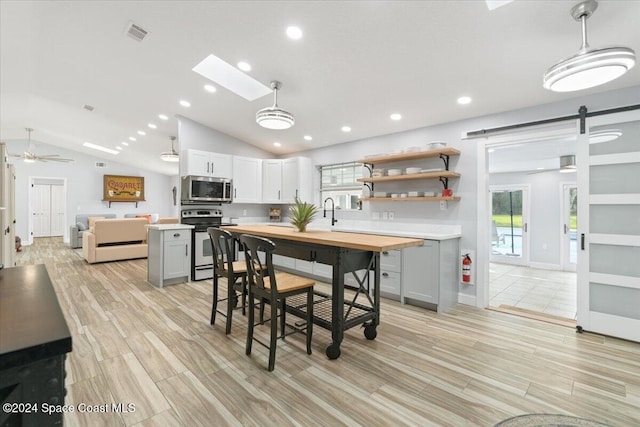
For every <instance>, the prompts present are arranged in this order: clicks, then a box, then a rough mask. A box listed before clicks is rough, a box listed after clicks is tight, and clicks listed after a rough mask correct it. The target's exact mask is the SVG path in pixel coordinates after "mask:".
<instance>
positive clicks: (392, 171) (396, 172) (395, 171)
mask: <svg viewBox="0 0 640 427" xmlns="http://www.w3.org/2000/svg"><path fill="white" fill-rule="evenodd" d="M387 175H389V176H397V175H402V169H389V170H388V171H387Z"/></svg>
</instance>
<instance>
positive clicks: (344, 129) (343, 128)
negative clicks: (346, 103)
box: [340, 126, 351, 132]
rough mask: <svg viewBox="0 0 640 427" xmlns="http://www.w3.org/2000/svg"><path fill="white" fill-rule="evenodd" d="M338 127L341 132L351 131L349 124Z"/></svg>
mask: <svg viewBox="0 0 640 427" xmlns="http://www.w3.org/2000/svg"><path fill="white" fill-rule="evenodd" d="M340 129H341V130H342V132H351V128H350V127H349V126H342V127H341V128H340Z"/></svg>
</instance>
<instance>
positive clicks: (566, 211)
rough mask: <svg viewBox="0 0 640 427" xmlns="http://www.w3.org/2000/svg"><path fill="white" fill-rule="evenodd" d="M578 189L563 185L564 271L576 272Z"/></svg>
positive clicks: (562, 258) (562, 257)
mask: <svg viewBox="0 0 640 427" xmlns="http://www.w3.org/2000/svg"><path fill="white" fill-rule="evenodd" d="M577 228H578V188H577V187H576V185H575V184H563V211H562V237H561V239H562V256H561V263H562V269H563V270H564V271H576V263H577V262H578V239H577V236H578V230H577Z"/></svg>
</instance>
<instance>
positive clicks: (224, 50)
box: [0, 0, 640, 174]
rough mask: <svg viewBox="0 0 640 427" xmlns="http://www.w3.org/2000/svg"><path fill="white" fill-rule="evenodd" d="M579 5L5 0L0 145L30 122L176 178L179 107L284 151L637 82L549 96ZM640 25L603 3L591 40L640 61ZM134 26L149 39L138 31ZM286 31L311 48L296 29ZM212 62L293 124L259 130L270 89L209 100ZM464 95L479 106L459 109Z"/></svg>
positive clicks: (48, 137) (624, 8)
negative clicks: (233, 70) (199, 68)
mask: <svg viewBox="0 0 640 427" xmlns="http://www.w3.org/2000/svg"><path fill="white" fill-rule="evenodd" d="M575 3H576V2H574V1H527V0H515V1H513V2H511V3H509V4H506V5H504V6H502V7H499V8H497V9H495V10H492V11H490V10H489V9H488V8H487V6H486V4H485V2H484V1H358V2H356V1H304V2H302V1H299V2H296V1H210V2H207V1H156V2H153V1H84V2H79V1H65V2H62V1H55V2H54V1H51V2H43V1H34V2H31V1H6V0H3V1H2V2H0V16H1V22H0V23H1V30H0V47H1V52H0V102H1V104H0V107H1V112H0V137H1V138H2V140H5V141H11V140H24V139H26V136H27V135H26V131H25V130H24V128H25V127H32V128H34V129H35V131H34V132H33V134H32V139H33V140H34V141H36V142H38V141H39V142H45V143H47V144H51V145H55V146H60V147H64V148H67V149H71V150H76V151H81V152H84V153H88V154H92V155H96V156H99V157H103V158H105V159H107V160H113V161H118V162H121V163H125V164H131V165H136V166H138V167H142V166H141V164H142V165H144V167H145V168H148V169H150V170H155V171H158V172H161V173H167V174H173V173H176V172H177V167H176V165H171V164H167V163H164V162H162V161H161V160H160V158H159V154H160V152H162V151H167V150H168V149H169V148H170V139H169V138H170V136H171V135H176V134H177V126H178V125H177V120H176V119H175V115H176V114H180V115H183V116H185V117H188V118H190V119H192V120H195V121H197V122H200V123H202V124H204V125H206V126H209V127H211V128H214V129H217V130H219V131H221V132H224V133H226V134H229V135H231V136H233V137H236V138H238V139H241V140H243V141H246V142H248V143H250V144H254V145H256V146H258V147H260V148H262V149H264V150H267V151H271V152H273V153H274V154H276V155H279V154H285V153H290V152H295V151H300V150H307V149H309V148H314V147H321V146H326V145H331V144H337V143H342V142H346V141H350V140H356V139H361V138H366V137H370V136H374V135H382V134H389V133H394V132H399V131H402V130H408V129H414V128H419V127H423V126H428V125H432V124H437V123H444V122H449V121H455V120H460V119H464V118H469V117H474V116H481V115H485V114H490V113H496V112H501V111H507V110H513V109H517V108H523V107H527V106H532V105H538V104H544V103H549V102H554V101H558V100H563V99H569V98H573V97H577V96H581V95H584V94H589V93H597V92H602V91H607V90H612V89H619V88H625V87H631V86H635V85H638V84H640V66H636V67H635V68H634V69H632V70H631V72H629V73H627V75H625V76H623V77H622V78H620V79H618V80H616V81H614V82H611V83H609V84H607V85H604V86H601V87H597V88H593V89H590V90H587V91H582V92H579V93H565V94H559V93H553V92H549V91H547V90H545V89H543V88H542V74H543V73H544V71H545V70H546V69H547V68H548V67H549V66H551V65H552V64H554V63H556V62H558V61H559V60H561V59H564V58H566V57H568V56H571V55H573V54H574V53H575V52H576V51H577V50H578V48H579V47H580V25H579V24H578V23H577V22H576V21H574V20H573V18H571V16H570V15H569V9H570V8H571V6H572V5H573V4H575ZM638 16H640V1H600V2H599V8H598V10H597V12H596V13H595V14H594V15H593V16H592V17H591V18H590V19H589V40H590V43H591V45H592V46H610V45H623V46H627V47H630V48H632V49H634V50H635V51H636V52H640V32H639V31H638ZM129 22H133V23H135V24H137V25H139V26H141V27H143V28H144V29H146V30H148V31H149V35H148V36H147V37H146V38H145V39H144V40H143V41H142V42H138V41H136V40H134V39H132V38H130V37H128V36H127V35H125V28H126V27H127V24H128V23H129ZM290 25H296V26H298V27H300V28H301V29H302V31H303V37H302V38H301V39H299V40H291V39H289V38H288V37H287V36H286V34H285V29H286V28H287V27H288V26H290ZM209 54H214V55H216V56H218V57H219V58H221V59H223V60H224V61H226V62H228V63H230V64H232V65H235V64H236V63H237V62H238V61H246V62H248V63H249V64H251V66H252V70H251V71H248V72H247V74H249V75H250V76H251V77H253V78H254V79H256V80H258V81H259V82H261V83H263V84H265V85H268V84H269V82H270V81H271V80H274V79H277V80H279V81H281V82H282V89H281V91H280V92H279V99H278V104H279V105H280V107H282V108H284V109H286V110H288V111H290V112H291V113H293V114H294V115H295V117H296V124H295V126H294V127H293V128H291V129H289V130H283V131H273V130H267V129H263V128H261V127H260V126H258V125H257V124H256V122H255V113H256V111H258V110H259V109H261V108H264V107H267V106H270V105H271V104H272V102H273V100H272V97H271V95H266V96H264V97H261V98H258V99H256V100H254V101H247V100H246V99H244V98H242V97H240V96H238V95H236V94H234V93H233V92H230V91H229V90H227V89H225V88H223V87H221V86H218V85H215V84H214V86H216V88H217V91H216V92H215V93H209V92H206V91H205V90H204V89H203V86H204V85H205V84H206V83H210V82H208V81H206V79H204V78H203V77H202V76H200V75H198V74H196V73H195V72H193V71H192V68H193V67H194V66H195V65H196V64H198V63H199V62H200V61H201V60H202V59H204V58H205V57H206V56H207V55H209ZM462 95H467V96H470V97H471V98H472V99H473V101H472V102H471V103H470V104H468V105H464V106H462V105H459V104H457V102H456V99H457V98H458V97H460V96H462ZM180 100H188V101H189V102H190V103H191V107H189V108H185V107H182V106H180V105H179V103H178V102H179V101H180ZM84 105H90V106H92V107H93V108H94V109H93V111H92V112H90V111H87V110H86V109H84V108H83V106H84ZM392 113H399V114H401V115H402V119H401V120H398V121H394V120H391V119H390V118H389V116H390V114H392ZM158 114H166V115H167V116H168V117H169V119H168V120H167V121H163V120H160V119H159V118H158ZM149 123H152V124H155V125H156V126H157V128H156V129H151V128H149V127H148V124H149ZM344 125H348V126H350V127H351V128H352V131H351V132H349V133H345V132H343V131H341V127H342V126H344ZM139 130H140V131H144V132H145V133H146V135H144V136H142V135H139V134H138V133H137V132H138V131H139ZM305 135H306V136H311V137H312V140H311V141H308V140H305V139H304V136H305ZM129 137H133V138H136V141H130V140H129ZM123 141H124V142H127V143H128V144H129V145H128V146H123V145H121V142H123ZM84 142H91V143H94V144H98V145H102V146H105V147H109V148H112V149H113V148H115V147H116V146H118V145H120V146H121V148H122V150H121V153H120V154H118V155H113V154H107V153H101V152H98V151H94V150H92V149H90V148H86V147H83V145H82V144H83V143H84ZM274 142H279V143H280V144H281V146H280V147H275V146H274V145H273V144H274ZM214 149H215V147H212V150H214Z"/></svg>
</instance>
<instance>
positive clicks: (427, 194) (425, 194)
mask: <svg viewBox="0 0 640 427" xmlns="http://www.w3.org/2000/svg"><path fill="white" fill-rule="evenodd" d="M423 195H424V197H435V196H436V192H435V191H425V192H424V194H423Z"/></svg>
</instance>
